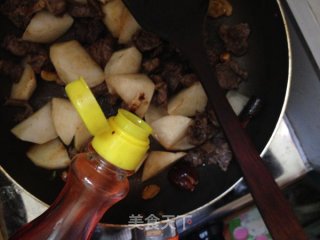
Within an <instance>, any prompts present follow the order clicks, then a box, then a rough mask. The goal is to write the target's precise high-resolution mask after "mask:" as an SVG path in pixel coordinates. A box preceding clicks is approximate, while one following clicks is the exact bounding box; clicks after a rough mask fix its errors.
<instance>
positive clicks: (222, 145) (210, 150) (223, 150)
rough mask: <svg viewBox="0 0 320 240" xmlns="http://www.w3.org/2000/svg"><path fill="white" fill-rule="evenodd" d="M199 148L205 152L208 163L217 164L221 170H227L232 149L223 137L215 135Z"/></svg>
mask: <svg viewBox="0 0 320 240" xmlns="http://www.w3.org/2000/svg"><path fill="white" fill-rule="evenodd" d="M200 149H201V150H202V151H203V152H204V153H205V156H206V159H207V163H208V164H218V165H219V167H220V168H221V169H222V170H223V171H227V170H228V166H229V164H230V161H231V160H232V151H231V149H230V147H229V144H228V142H227V141H226V140H225V139H224V138H221V137H215V138H214V139H212V140H211V141H208V142H206V143H205V144H203V145H202V146H201V147H200Z"/></svg>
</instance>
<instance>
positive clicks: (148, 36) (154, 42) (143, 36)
mask: <svg viewBox="0 0 320 240" xmlns="http://www.w3.org/2000/svg"><path fill="white" fill-rule="evenodd" d="M132 39H133V42H134V44H135V45H136V47H137V48H138V49H139V50H140V51H141V52H146V51H151V50H154V49H156V48H157V47H159V46H160V45H161V44H162V41H161V40H160V38H159V37H158V36H157V35H156V34H154V33H152V32H148V31H145V30H141V31H138V32H137V33H136V34H134V36H133V38H132Z"/></svg>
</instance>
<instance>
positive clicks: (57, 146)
mask: <svg viewBox="0 0 320 240" xmlns="http://www.w3.org/2000/svg"><path fill="white" fill-rule="evenodd" d="M27 157H28V158H29V159H30V160H31V161H32V162H33V163H34V164H35V165H37V166H39V167H43V168H47V169H59V168H65V167H68V166H69V164H70V162H71V160H70V158H69V155H68V152H67V150H66V148H65V147H64V145H63V144H62V142H61V141H60V140H59V139H58V138H56V139H54V140H52V141H50V142H47V143H44V144H40V145H37V144H36V145H33V146H32V147H31V148H30V149H29V151H28V152H27Z"/></svg>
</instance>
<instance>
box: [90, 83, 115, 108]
mask: <svg viewBox="0 0 320 240" xmlns="http://www.w3.org/2000/svg"><path fill="white" fill-rule="evenodd" d="M91 91H92V93H93V94H94V96H95V97H96V98H97V99H98V98H99V100H100V101H102V100H101V99H103V102H105V103H107V104H109V105H112V106H114V105H116V104H117V102H118V99H119V96H118V95H114V94H111V93H109V91H108V87H107V84H106V83H101V84H99V85H98V86H96V87H93V88H91Z"/></svg>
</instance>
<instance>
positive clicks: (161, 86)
mask: <svg viewBox="0 0 320 240" xmlns="http://www.w3.org/2000/svg"><path fill="white" fill-rule="evenodd" d="M152 102H153V103H155V104H156V105H167V103H168V85H167V83H165V82H164V81H160V82H158V83H157V84H156V86H155V93H154V95H153V98H152Z"/></svg>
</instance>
